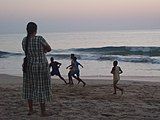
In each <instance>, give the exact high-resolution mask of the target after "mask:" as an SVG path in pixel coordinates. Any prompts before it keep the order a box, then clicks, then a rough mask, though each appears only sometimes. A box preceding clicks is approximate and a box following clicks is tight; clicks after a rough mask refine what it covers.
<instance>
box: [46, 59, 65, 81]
mask: <svg viewBox="0 0 160 120" xmlns="http://www.w3.org/2000/svg"><path fill="white" fill-rule="evenodd" d="M50 60H51V62H50V64H49V68H52V70H51V76H54V75H56V76H59V78H60V79H61V80H63V81H64V82H65V83H66V84H67V82H66V81H65V79H64V78H63V77H62V76H61V74H60V72H59V68H60V66H61V63H59V62H57V61H54V58H53V57H51V58H50Z"/></svg>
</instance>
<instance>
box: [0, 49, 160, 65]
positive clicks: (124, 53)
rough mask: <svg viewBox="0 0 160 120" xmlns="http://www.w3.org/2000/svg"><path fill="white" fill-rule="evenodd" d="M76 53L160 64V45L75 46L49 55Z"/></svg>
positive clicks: (59, 56) (5, 54) (90, 57)
mask: <svg viewBox="0 0 160 120" xmlns="http://www.w3.org/2000/svg"><path fill="white" fill-rule="evenodd" d="M71 53H74V54H75V55H76V57H77V58H78V59H80V60H97V61H106V60H109V61H113V60H118V61H123V62H133V63H151V64H160V47H128V46H127V47H126V46H121V47H112V46H111V47H100V48H74V49H66V50H64V49H61V50H52V51H51V52H50V53H49V54H47V56H48V57H54V58H55V59H56V60H63V59H67V60H69V59H70V54H71ZM21 55H24V53H20V52H19V53H18V52H17V53H12V52H6V51H0V58H4V57H9V56H21Z"/></svg>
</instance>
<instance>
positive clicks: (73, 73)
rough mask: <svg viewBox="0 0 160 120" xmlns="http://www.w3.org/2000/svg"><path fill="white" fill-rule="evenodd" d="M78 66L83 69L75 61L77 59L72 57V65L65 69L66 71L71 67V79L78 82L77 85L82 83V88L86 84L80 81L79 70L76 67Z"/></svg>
mask: <svg viewBox="0 0 160 120" xmlns="http://www.w3.org/2000/svg"><path fill="white" fill-rule="evenodd" d="M79 65H80V66H81V67H82V68H83V66H82V65H81V64H80V63H79V62H78V61H77V58H76V57H74V58H73V62H72V64H71V65H69V66H68V67H67V69H68V68H69V67H72V70H71V77H74V78H75V79H76V80H78V84H79V83H80V82H82V83H83V87H84V86H85V85H86V83H85V82H84V81H83V80H82V79H80V70H79V67H78V66H79Z"/></svg>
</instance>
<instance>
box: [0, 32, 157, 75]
mask: <svg viewBox="0 0 160 120" xmlns="http://www.w3.org/2000/svg"><path fill="white" fill-rule="evenodd" d="M38 35H42V36H43V37H44V38H45V39H46V41H47V42H48V43H49V44H50V45H51V47H52V51H51V52H49V53H47V59H48V60H49V59H50V57H51V56H52V57H54V58H55V60H56V61H58V62H61V63H62V66H61V67H60V72H61V74H62V75H63V76H67V73H68V70H67V69H66V67H67V66H68V65H69V64H70V54H71V53H74V54H75V56H77V58H78V61H79V62H80V63H81V64H82V65H83V66H84V68H82V69H81V68H80V71H81V76H110V75H111V74H110V71H111V68H112V62H113V61H114V60H118V61H119V66H120V67H121V68H122V70H123V71H124V73H123V75H124V76H160V30H121V31H98V32H65V33H63V32H60V33H56V32H55V33H39V34H38ZM25 36H26V34H1V35H0V73H1V74H2V73H4V74H10V75H20V76H22V67H21V65H22V60H23V57H24V52H23V51H22V45H21V42H22V39H23V37H25Z"/></svg>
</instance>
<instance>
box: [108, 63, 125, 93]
mask: <svg viewBox="0 0 160 120" xmlns="http://www.w3.org/2000/svg"><path fill="white" fill-rule="evenodd" d="M117 65H118V61H114V62H113V68H112V70H111V73H112V74H113V87H114V93H113V94H116V92H117V89H119V90H120V91H121V93H122V94H123V89H122V88H120V87H118V86H117V83H118V81H119V80H120V74H122V73H123V71H122V70H121V68H120V67H119V66H117Z"/></svg>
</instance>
